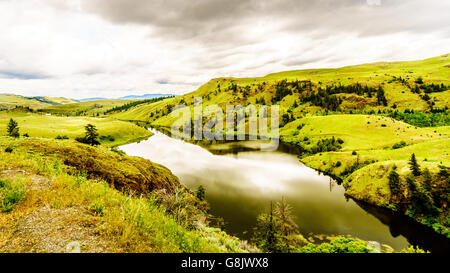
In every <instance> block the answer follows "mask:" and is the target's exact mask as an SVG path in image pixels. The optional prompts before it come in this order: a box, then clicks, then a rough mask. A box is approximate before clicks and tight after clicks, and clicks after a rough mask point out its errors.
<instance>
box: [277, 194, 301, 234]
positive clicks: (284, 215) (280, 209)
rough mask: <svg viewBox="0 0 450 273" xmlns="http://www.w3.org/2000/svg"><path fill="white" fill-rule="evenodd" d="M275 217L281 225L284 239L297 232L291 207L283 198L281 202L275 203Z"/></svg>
mask: <svg viewBox="0 0 450 273" xmlns="http://www.w3.org/2000/svg"><path fill="white" fill-rule="evenodd" d="M275 216H276V218H277V219H278V220H279V222H280V224H281V233H282V234H283V236H285V237H286V236H289V235H290V234H292V233H295V232H297V229H298V226H297V224H296V223H295V222H294V216H293V215H292V207H291V205H289V204H288V203H287V202H286V200H285V199H284V198H282V199H281V202H277V204H276V206H275Z"/></svg>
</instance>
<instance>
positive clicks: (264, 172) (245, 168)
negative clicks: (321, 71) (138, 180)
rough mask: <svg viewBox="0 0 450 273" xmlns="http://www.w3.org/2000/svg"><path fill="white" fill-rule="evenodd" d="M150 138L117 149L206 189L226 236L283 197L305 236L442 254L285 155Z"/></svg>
mask: <svg viewBox="0 0 450 273" xmlns="http://www.w3.org/2000/svg"><path fill="white" fill-rule="evenodd" d="M152 132H153V133H155V135H154V136H152V137H151V138H149V139H148V140H145V141H141V142H139V143H133V144H129V145H125V146H121V147H120V149H121V150H122V151H124V152H125V153H126V154H128V155H132V156H140V157H143V158H147V159H150V160H151V161H153V162H156V163H159V164H162V165H164V166H166V167H167V168H169V169H170V170H171V171H172V172H173V173H174V174H175V175H177V176H178V177H179V178H180V181H181V183H183V184H185V185H187V186H188V187H190V188H191V189H192V190H196V189H197V187H198V186H199V185H204V186H205V187H206V192H207V200H208V202H209V203H210V205H211V211H210V213H211V214H213V215H215V216H220V217H222V218H223V219H224V220H225V223H226V225H225V230H226V231H227V232H228V233H229V234H232V235H236V236H238V237H240V238H242V239H249V238H250V237H251V230H252V228H253V227H254V226H255V224H256V217H257V215H258V214H260V213H262V212H268V210H269V208H270V202H271V201H273V202H276V201H280V200H281V199H282V198H285V199H286V201H287V202H288V203H289V204H290V205H291V206H292V207H293V214H294V215H295V221H296V223H297V224H298V226H299V230H300V232H301V233H302V234H303V235H304V236H305V237H308V236H309V235H310V234H325V235H351V236H353V237H357V238H360V239H363V240H367V241H377V242H380V243H382V244H387V245H390V246H391V247H393V248H394V249H395V250H401V249H403V248H405V247H407V246H408V245H409V244H418V245H419V246H420V247H422V248H425V249H430V250H433V251H444V250H448V240H445V239H444V240H443V241H442V240H441V239H442V238H440V236H437V234H434V233H433V232H430V230H429V229H427V228H425V227H423V226H422V225H419V224H417V223H415V222H413V221H411V220H409V219H407V217H404V216H397V215H394V214H393V213H391V212H389V211H387V210H383V209H379V208H375V207H373V206H370V205H367V204H363V203H359V202H355V201H354V200H352V199H348V198H346V197H345V196H344V193H345V191H344V188H343V187H342V186H341V185H338V183H337V182H336V181H335V180H333V179H332V178H330V177H328V176H325V175H321V174H319V173H318V172H317V171H315V170H313V169H311V168H308V167H306V166H305V165H304V164H302V163H301V162H300V161H299V158H298V157H297V156H296V155H295V154H290V153H287V152H283V151H280V150H283V149H280V150H279V151H272V152H265V151H260V150H258V147H259V146H258V145H259V143H258V142H251V141H243V142H231V143H222V144H210V145H206V146H199V145H195V144H191V143H187V142H184V141H182V140H178V139H174V138H171V137H169V136H167V135H165V134H163V133H160V132H158V131H155V130H152ZM444 244H445V245H444Z"/></svg>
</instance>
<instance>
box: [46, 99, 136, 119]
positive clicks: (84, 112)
mask: <svg viewBox="0 0 450 273" xmlns="http://www.w3.org/2000/svg"><path fill="white" fill-rule="evenodd" d="M132 101H133V100H98V101H85V102H78V103H69V104H63V105H55V106H49V107H46V108H43V109H40V111H41V112H46V113H51V114H55V115H64V116H95V115H97V114H103V113H104V112H105V111H107V110H109V109H111V108H114V107H116V106H121V105H124V104H126V103H129V102H132Z"/></svg>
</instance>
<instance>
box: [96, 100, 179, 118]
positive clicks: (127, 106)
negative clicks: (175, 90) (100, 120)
mask: <svg viewBox="0 0 450 273" xmlns="http://www.w3.org/2000/svg"><path fill="white" fill-rule="evenodd" d="M172 97H173V96H168V97H160V98H154V99H147V100H139V101H133V102H130V103H126V104H124V105H120V106H115V107H113V108H111V109H109V110H107V111H105V113H104V114H105V115H106V114H109V113H113V112H122V111H126V110H128V109H130V108H133V107H135V106H138V105H141V104H150V103H154V102H158V101H161V100H164V99H167V98H172Z"/></svg>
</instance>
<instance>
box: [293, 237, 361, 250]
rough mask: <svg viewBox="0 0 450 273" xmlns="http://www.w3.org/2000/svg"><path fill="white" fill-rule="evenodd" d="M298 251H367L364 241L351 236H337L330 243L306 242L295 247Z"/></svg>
mask: <svg viewBox="0 0 450 273" xmlns="http://www.w3.org/2000/svg"><path fill="white" fill-rule="evenodd" d="M296 252H298V253H369V249H368V248H367V245H366V243H365V242H362V241H357V240H355V239H352V238H345V237H338V238H337V239H334V240H332V241H331V242H330V243H323V244H320V245H313V244H308V245H306V246H303V247H301V248H299V249H297V251H296Z"/></svg>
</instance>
